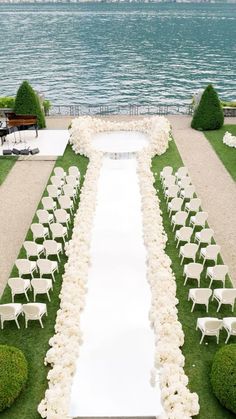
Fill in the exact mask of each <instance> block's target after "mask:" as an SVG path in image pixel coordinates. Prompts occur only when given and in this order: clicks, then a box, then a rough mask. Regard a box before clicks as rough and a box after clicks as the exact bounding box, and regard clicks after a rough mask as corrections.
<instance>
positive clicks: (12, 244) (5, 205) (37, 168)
mask: <svg viewBox="0 0 236 419" xmlns="http://www.w3.org/2000/svg"><path fill="white" fill-rule="evenodd" d="M54 164H55V162H54V161H45V162H44V161H40V162H37V161H19V162H16V163H15V165H14V166H13V168H12V169H11V171H10V173H9V174H8V176H7V178H6V179H5V181H4V182H3V184H2V185H1V186H0V232H1V240H0V295H1V294H2V292H3V290H4V287H5V285H6V282H7V280H8V277H9V274H10V272H11V269H12V267H13V264H14V262H15V259H16V258H17V256H18V253H19V249H20V248H21V245H22V243H23V241H24V239H25V236H26V233H27V231H28V228H29V226H30V224H31V221H32V218H33V215H34V213H35V211H36V208H37V206H38V203H39V200H40V198H41V195H42V193H43V191H44V189H45V186H46V184H47V181H48V178H49V176H50V173H51V171H52V168H53V166H54Z"/></svg>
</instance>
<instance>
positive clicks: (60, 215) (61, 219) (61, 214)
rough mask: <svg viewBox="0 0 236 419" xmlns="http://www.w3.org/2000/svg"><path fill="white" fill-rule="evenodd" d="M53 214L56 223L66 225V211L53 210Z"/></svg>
mask: <svg viewBox="0 0 236 419" xmlns="http://www.w3.org/2000/svg"><path fill="white" fill-rule="evenodd" d="M54 214H55V217H56V221H57V223H66V222H67V219H68V213H67V212H66V210H64V209H62V208H60V209H57V210H55V213H54Z"/></svg>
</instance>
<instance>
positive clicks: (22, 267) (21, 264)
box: [15, 259, 31, 274]
mask: <svg viewBox="0 0 236 419" xmlns="http://www.w3.org/2000/svg"><path fill="white" fill-rule="evenodd" d="M15 265H16V267H17V269H18V270H19V271H21V273H23V274H24V273H25V274H28V273H30V271H31V262H30V260H28V259H16V261H15Z"/></svg>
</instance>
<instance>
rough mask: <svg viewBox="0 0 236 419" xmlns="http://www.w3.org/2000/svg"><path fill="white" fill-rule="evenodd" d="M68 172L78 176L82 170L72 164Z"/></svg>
mask: <svg viewBox="0 0 236 419" xmlns="http://www.w3.org/2000/svg"><path fill="white" fill-rule="evenodd" d="M68 173H69V175H72V176H76V177H77V178H79V177H80V171H79V169H78V167H77V166H70V167H69V171H68Z"/></svg>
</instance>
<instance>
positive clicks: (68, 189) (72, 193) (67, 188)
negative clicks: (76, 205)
mask: <svg viewBox="0 0 236 419" xmlns="http://www.w3.org/2000/svg"><path fill="white" fill-rule="evenodd" d="M62 190H63V193H64V195H67V196H69V198H72V199H73V200H74V202H75V198H76V189H75V188H74V187H73V186H72V185H67V184H66V185H64V186H63V188H62Z"/></svg>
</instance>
